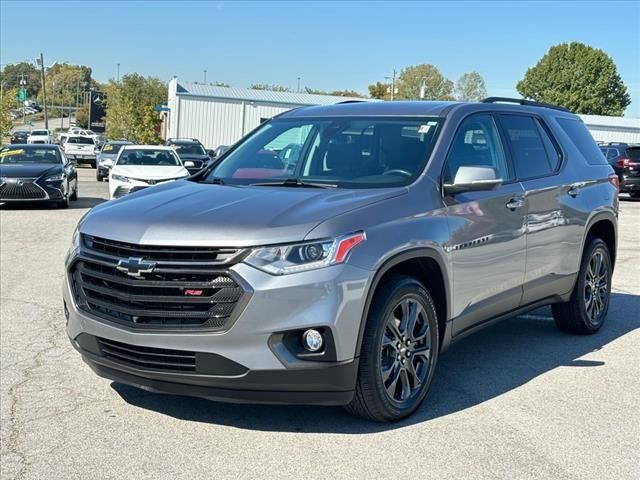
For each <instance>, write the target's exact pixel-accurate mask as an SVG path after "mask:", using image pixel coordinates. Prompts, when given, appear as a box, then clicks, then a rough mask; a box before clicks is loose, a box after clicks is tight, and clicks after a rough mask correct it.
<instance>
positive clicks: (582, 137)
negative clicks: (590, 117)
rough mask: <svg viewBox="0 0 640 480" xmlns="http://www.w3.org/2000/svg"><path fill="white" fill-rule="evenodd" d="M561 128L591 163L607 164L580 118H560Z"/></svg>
mask: <svg viewBox="0 0 640 480" xmlns="http://www.w3.org/2000/svg"><path fill="white" fill-rule="evenodd" d="M557 120H558V124H559V125H560V128H562V130H563V131H564V133H566V134H567V135H568V136H569V138H570V139H571V142H572V143H573V144H574V145H575V146H576V148H577V149H578V151H579V152H580V153H581V154H582V156H583V157H584V159H585V160H586V161H587V163H589V165H606V164H607V160H606V159H605V158H604V155H603V154H602V152H601V151H600V149H599V148H598V145H597V144H596V142H595V141H594V140H593V137H592V136H591V134H590V133H589V130H587V127H585V125H584V123H582V122H581V121H580V120H574V119H572V118H558V119H557Z"/></svg>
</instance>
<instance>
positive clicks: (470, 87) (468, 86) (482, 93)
mask: <svg viewBox="0 0 640 480" xmlns="http://www.w3.org/2000/svg"><path fill="white" fill-rule="evenodd" d="M455 93H456V99H458V100H464V101H466V102H469V101H476V102H479V101H480V100H482V99H483V98H487V87H486V86H485V84H484V80H483V79H482V76H481V75H480V74H479V73H478V72H467V73H465V74H463V75H462V76H461V77H460V78H459V79H458V81H457V82H456V88H455Z"/></svg>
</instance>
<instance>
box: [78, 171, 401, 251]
mask: <svg viewBox="0 0 640 480" xmlns="http://www.w3.org/2000/svg"><path fill="white" fill-rule="evenodd" d="M405 193H406V189H404V188H393V189H391V188H389V189H366V190H365V189H362V190H344V189H335V190H323V189H312V188H288V187H234V186H226V185H210V184H208V185H207V184H201V183H196V182H192V181H188V180H182V181H178V182H171V183H169V184H165V185H159V186H155V187H153V188H148V189H145V190H143V191H140V192H137V193H134V194H132V195H128V196H125V197H123V198H121V199H118V200H115V201H111V202H105V203H103V204H101V205H98V206H97V207H95V208H94V209H93V210H92V211H91V213H90V214H89V215H87V216H86V217H85V219H84V221H83V223H82V226H81V232H82V233H86V234H89V235H94V236H98V237H105V238H109V239H112V240H119V241H121V242H130V243H140V244H146V245H185V246H191V245H207V246H220V247H222V246H227V247H249V246H256V245H269V244H277V243H286V242H295V241H300V240H303V239H305V236H306V235H307V234H308V233H309V232H310V231H311V230H312V229H313V228H314V227H316V226H317V225H318V224H320V223H321V222H323V221H325V220H327V219H329V218H331V217H335V216H337V215H341V214H344V213H346V212H349V211H351V210H354V209H357V208H361V207H364V206H366V205H371V204H373V203H376V202H380V201H383V200H386V199H388V198H392V197H396V196H399V195H403V194H405ZM114 225H117V226H118V227H117V228H114V227H113V226H114ZM354 229H355V228H354ZM344 233H349V232H335V234H336V235H340V234H344Z"/></svg>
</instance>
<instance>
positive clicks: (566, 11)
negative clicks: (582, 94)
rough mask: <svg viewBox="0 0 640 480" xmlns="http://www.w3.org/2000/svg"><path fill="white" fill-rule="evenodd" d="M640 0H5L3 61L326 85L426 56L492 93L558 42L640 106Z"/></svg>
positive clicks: (505, 89)
mask: <svg viewBox="0 0 640 480" xmlns="http://www.w3.org/2000/svg"><path fill="white" fill-rule="evenodd" d="M639 24H640V1H637V0H636V1H634V2H632V1H628V2H605V1H602V2H599V1H584V2H581V1H569V2H515V1H514V2H508V1H499V2H483V1H475V2H419V1H410V2H385V1H372V2H365V1H359V2H296V1H288V2H269V1H262V2H231V1H217V0H214V1H195V2H193V1H181V2H180V1H171V0H163V1H158V0H147V1H126V2H125V1H116V0H111V1H106V2H101V1H88V0H85V1H55V0H48V1H45V2H37V1H15V0H0V63H2V64H7V63H15V62H18V61H21V60H24V59H33V58H35V57H36V55H38V54H39V53H40V52H42V53H43V54H44V56H45V63H46V64H47V65H48V64H50V63H52V62H54V61H57V62H69V63H76V64H83V65H87V66H90V67H91V68H92V69H93V76H94V78H95V79H97V80H98V81H106V80H108V79H109V78H113V77H115V76H116V69H117V64H118V63H119V64H120V75H124V74H125V73H129V72H138V73H141V74H143V75H145V76H147V75H151V76H156V77H159V78H160V79H162V80H164V81H168V80H170V79H171V78H172V77H173V76H174V75H175V76H177V77H178V79H180V80H183V81H203V80H204V72H203V71H204V70H205V69H206V70H207V81H208V82H212V81H219V82H225V83H228V84H231V85H233V86H238V87H248V86H250V85H251V84H252V83H273V84H281V85H286V86H288V87H290V88H292V89H294V90H295V89H296V88H297V81H298V80H297V78H298V77H300V78H301V80H300V83H301V86H302V87H305V86H308V87H311V88H315V89H321V90H341V89H353V90H356V91H359V92H361V93H363V94H366V93H367V85H369V84H371V83H375V82H376V81H378V80H380V81H384V77H387V76H391V74H392V71H393V70H394V68H395V69H396V70H397V71H400V70H401V69H402V68H403V67H405V66H409V65H414V64H418V63H431V64H434V65H436V66H437V67H438V68H439V69H440V71H441V72H442V73H443V74H444V75H445V76H447V77H448V78H450V79H451V80H453V81H455V80H456V79H457V78H458V77H459V76H460V75H462V74H463V73H465V72H468V71H473V70H475V71H477V72H479V73H480V74H481V75H482V76H483V78H484V79H485V82H486V84H487V89H488V93H489V94H490V95H497V96H519V95H518V94H517V91H516V89H515V85H516V83H517V82H518V81H519V80H520V79H521V78H522V77H523V75H524V73H525V72H526V70H527V68H529V67H531V66H533V65H535V63H536V62H537V61H538V60H539V59H540V58H541V57H542V56H543V55H544V54H545V53H546V52H547V51H548V49H549V47H551V46H552V45H554V44H557V43H562V42H570V41H580V42H584V43H586V44H588V45H591V46H593V47H596V48H600V49H602V50H604V51H605V52H606V53H607V54H609V55H610V56H611V57H612V58H613V60H614V62H615V63H616V65H617V67H618V73H619V74H620V76H621V77H622V79H623V81H624V82H625V84H626V86H627V88H628V90H629V93H630V94H631V99H632V104H631V105H630V106H629V107H628V108H627V111H626V112H625V115H627V116H634V117H640V30H639V29H638V28H637V26H638V25H639Z"/></svg>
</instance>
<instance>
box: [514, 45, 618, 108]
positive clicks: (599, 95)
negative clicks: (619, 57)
mask: <svg viewBox="0 0 640 480" xmlns="http://www.w3.org/2000/svg"><path fill="white" fill-rule="evenodd" d="M516 88H517V89H518V92H520V94H521V95H522V96H524V97H526V98H530V99H533V100H536V101H539V102H546V103H553V104H556V105H562V106H564V107H567V108H568V109H569V110H571V111H572V112H575V113H583V114H591V115H622V113H623V112H624V109H625V108H626V107H627V106H628V105H629V104H630V103H631V98H630V97H629V94H628V92H627V87H626V86H625V85H624V82H623V81H622V79H621V78H620V75H618V71H617V69H616V65H615V63H614V62H613V60H612V59H611V57H610V56H609V55H607V54H606V53H605V52H603V51H602V50H600V49H597V48H593V47H590V46H588V45H585V44H583V43H579V42H572V43H561V44H559V45H554V46H553V47H551V48H550V49H549V51H548V52H547V53H546V54H545V56H544V57H542V58H541V59H540V61H538V63H537V64H536V65H535V66H533V67H531V68H529V69H528V70H527V73H525V75H524V78H523V79H522V80H520V81H519V82H518V84H517V85H516Z"/></svg>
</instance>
